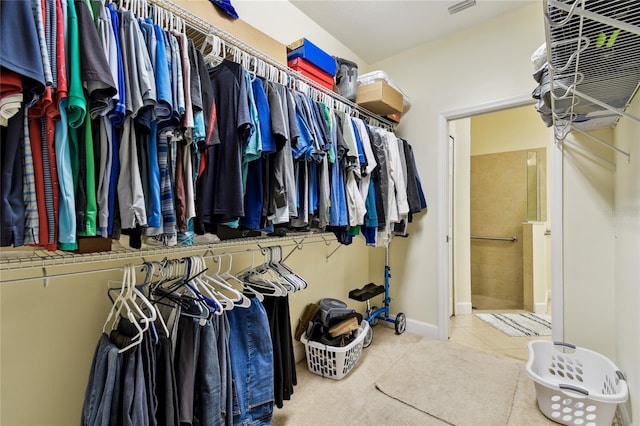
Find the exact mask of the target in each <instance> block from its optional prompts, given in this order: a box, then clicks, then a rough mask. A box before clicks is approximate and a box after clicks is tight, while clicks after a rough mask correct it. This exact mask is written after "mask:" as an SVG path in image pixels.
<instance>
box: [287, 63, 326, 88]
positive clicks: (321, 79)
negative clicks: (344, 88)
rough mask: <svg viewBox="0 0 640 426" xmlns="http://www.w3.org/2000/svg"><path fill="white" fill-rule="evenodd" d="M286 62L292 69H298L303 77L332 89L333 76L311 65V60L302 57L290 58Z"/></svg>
mask: <svg viewBox="0 0 640 426" xmlns="http://www.w3.org/2000/svg"><path fill="white" fill-rule="evenodd" d="M288 64H289V68H291V69H292V70H294V71H298V72H299V73H300V74H302V75H304V76H305V77H309V78H310V79H311V80H313V81H315V82H316V83H318V84H319V85H321V86H323V87H326V88H327V89H330V90H333V77H332V76H330V75H329V74H327V73H326V72H324V71H322V70H321V69H320V68H318V67H316V66H315V65H313V64H312V63H311V62H309V61H307V60H305V59H302V58H295V59H291V60H290V61H289V62H288Z"/></svg>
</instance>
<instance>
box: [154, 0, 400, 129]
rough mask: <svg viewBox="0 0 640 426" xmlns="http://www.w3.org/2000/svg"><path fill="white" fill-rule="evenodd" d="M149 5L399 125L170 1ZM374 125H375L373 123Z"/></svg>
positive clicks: (354, 107) (389, 123)
mask: <svg viewBox="0 0 640 426" xmlns="http://www.w3.org/2000/svg"><path fill="white" fill-rule="evenodd" d="M149 3H151V4H153V5H154V6H155V7H160V8H162V9H164V10H166V11H167V12H169V13H172V14H173V15H174V16H176V17H178V18H180V19H182V20H183V21H184V22H185V23H186V24H187V25H188V26H189V27H191V28H192V29H193V30H195V31H197V32H198V33H199V34H200V35H201V36H203V37H206V36H208V35H209V34H212V35H215V36H218V37H220V38H221V39H223V40H224V41H225V42H226V43H229V44H230V45H232V46H234V47H237V48H239V49H241V50H243V51H244V52H245V53H248V54H249V55H251V56H254V57H256V58H258V59H261V60H263V61H264V62H266V63H267V64H269V65H271V66H274V67H276V68H277V69H279V70H280V71H283V72H285V73H286V74H287V75H288V76H289V77H290V78H292V79H295V80H300V81H302V82H304V83H306V84H307V85H309V86H311V87H312V88H313V89H314V90H317V91H319V92H321V93H324V94H325V95H328V96H330V97H332V98H333V99H334V100H335V101H336V102H339V103H342V104H344V105H345V106H347V107H349V108H350V109H352V110H354V111H356V112H357V113H358V114H360V115H361V116H363V117H366V118H368V119H370V120H373V121H375V122H377V123H379V124H380V127H386V128H388V129H389V130H392V131H393V130H395V128H396V126H397V123H394V122H392V121H390V120H388V119H386V118H384V117H382V116H378V115H375V114H373V113H372V112H370V111H368V110H367V109H365V108H362V107H361V106H360V105H358V104H356V103H354V102H352V101H350V100H349V99H347V98H345V97H343V96H342V95H340V94H338V93H335V92H333V91H332V90H329V89H327V88H326V87H323V86H321V85H320V84H318V83H316V82H315V81H313V80H311V79H310V78H308V77H306V76H304V75H302V74H301V73H300V72H297V71H294V70H292V69H291V68H289V67H287V66H285V65H283V64H281V63H280V62H278V61H277V60H275V59H273V58H272V57H270V56H268V55H266V54H265V53H263V52H261V51H259V50H257V49H255V48H254V47H252V46H250V45H248V44H247V43H245V42H243V41H242V40H240V39H238V38H236V37H235V36H233V35H231V34H229V33H227V32H225V31H223V30H221V29H219V28H217V27H215V26H214V25H213V24H210V23H209V22H207V21H205V20H204V19H202V18H200V17H198V16H196V15H194V14H193V13H191V12H190V11H188V10H187V9H185V8H183V7H182V6H179V5H177V4H175V3H173V2H172V1H170V0H149ZM371 124H373V123H371Z"/></svg>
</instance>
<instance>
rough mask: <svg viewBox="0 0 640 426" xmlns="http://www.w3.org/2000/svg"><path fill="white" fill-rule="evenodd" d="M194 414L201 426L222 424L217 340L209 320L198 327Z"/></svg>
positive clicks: (222, 425) (218, 425)
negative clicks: (198, 349)
mask: <svg viewBox="0 0 640 426" xmlns="http://www.w3.org/2000/svg"><path fill="white" fill-rule="evenodd" d="M195 385H196V388H195V395H194V396H195V401H194V403H195V406H194V416H195V418H197V419H198V421H199V424H200V425H201V426H205V425H206V426H224V424H225V423H224V418H223V417H222V401H221V392H220V388H221V386H220V362H219V361H218V342H217V339H216V335H215V330H214V326H213V323H212V322H211V320H207V322H206V323H205V325H203V326H201V327H200V351H199V353H198V364H197V369H196V383H195Z"/></svg>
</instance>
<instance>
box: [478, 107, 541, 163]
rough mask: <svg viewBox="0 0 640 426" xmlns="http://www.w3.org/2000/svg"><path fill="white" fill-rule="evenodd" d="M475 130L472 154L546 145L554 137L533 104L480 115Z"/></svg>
mask: <svg viewBox="0 0 640 426" xmlns="http://www.w3.org/2000/svg"><path fill="white" fill-rule="evenodd" d="M472 130H473V143H472V144H471V155H482V154H493V153H496V152H506V151H519V150H526V149H530V148H531V149H535V148H542V147H546V146H547V144H548V143H549V140H550V136H551V130H550V129H549V128H548V127H546V126H545V125H544V123H543V122H542V120H541V119H540V114H538V112H537V111H536V109H535V108H534V106H533V104H532V105H526V106H522V107H518V108H510V109H506V110H502V111H498V112H492V113H489V114H481V115H476V116H474V117H473V120H472Z"/></svg>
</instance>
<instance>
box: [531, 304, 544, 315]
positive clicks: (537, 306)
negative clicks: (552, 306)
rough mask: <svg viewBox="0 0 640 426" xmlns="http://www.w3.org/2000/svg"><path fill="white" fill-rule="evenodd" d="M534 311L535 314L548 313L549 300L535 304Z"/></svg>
mask: <svg viewBox="0 0 640 426" xmlns="http://www.w3.org/2000/svg"><path fill="white" fill-rule="evenodd" d="M533 313H534V314H546V313H547V302H540V303H534V304H533Z"/></svg>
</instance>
